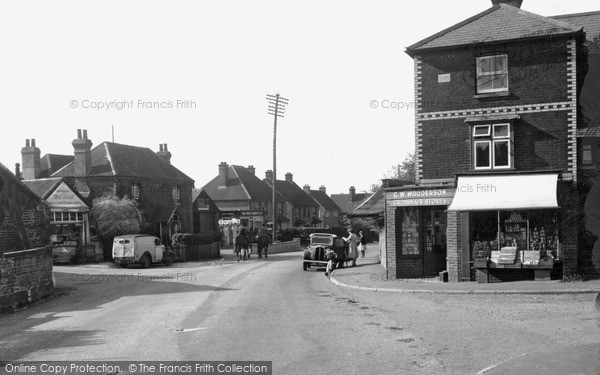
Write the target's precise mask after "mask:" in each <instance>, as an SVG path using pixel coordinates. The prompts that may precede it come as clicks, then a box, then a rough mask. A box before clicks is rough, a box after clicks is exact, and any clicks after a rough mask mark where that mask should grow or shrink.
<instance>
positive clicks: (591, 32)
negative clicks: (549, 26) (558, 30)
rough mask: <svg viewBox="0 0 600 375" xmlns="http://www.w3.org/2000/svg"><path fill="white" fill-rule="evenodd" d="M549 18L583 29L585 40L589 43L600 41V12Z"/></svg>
mask: <svg viewBox="0 0 600 375" xmlns="http://www.w3.org/2000/svg"><path fill="white" fill-rule="evenodd" d="M550 18H552V19H555V20H558V21H562V22H567V23H569V24H571V25H574V26H576V27H579V28H583V31H585V38H586V39H587V40H588V41H590V42H591V41H594V40H598V39H600V11H599V12H586V13H574V14H563V15H559V16H553V17H550Z"/></svg>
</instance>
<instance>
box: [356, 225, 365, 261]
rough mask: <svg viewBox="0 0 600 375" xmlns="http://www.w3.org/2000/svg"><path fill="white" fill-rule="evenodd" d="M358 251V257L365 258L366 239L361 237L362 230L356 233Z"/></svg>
mask: <svg viewBox="0 0 600 375" xmlns="http://www.w3.org/2000/svg"><path fill="white" fill-rule="evenodd" d="M358 241H359V243H358V251H360V257H361V258H364V257H365V251H367V239H366V238H365V236H364V235H363V232H362V230H361V231H359V232H358Z"/></svg>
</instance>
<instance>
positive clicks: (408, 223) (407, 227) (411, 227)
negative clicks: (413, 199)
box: [396, 207, 421, 255]
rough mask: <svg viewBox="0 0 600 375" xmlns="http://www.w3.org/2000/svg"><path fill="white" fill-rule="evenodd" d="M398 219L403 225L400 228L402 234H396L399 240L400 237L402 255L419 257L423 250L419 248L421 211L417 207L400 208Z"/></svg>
mask: <svg viewBox="0 0 600 375" xmlns="http://www.w3.org/2000/svg"><path fill="white" fill-rule="evenodd" d="M397 210H398V211H397V212H398V215H399V217H398V219H399V220H400V222H401V223H402V224H401V225H400V226H399V229H400V233H396V236H397V239H398V236H400V244H399V245H400V254H402V255H419V254H420V253H421V249H420V246H419V210H418V208H417V207H405V208H398V209H397Z"/></svg>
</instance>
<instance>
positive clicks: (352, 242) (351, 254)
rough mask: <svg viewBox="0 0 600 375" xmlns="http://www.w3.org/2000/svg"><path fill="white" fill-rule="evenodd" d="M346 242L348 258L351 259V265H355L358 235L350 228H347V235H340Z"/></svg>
mask: <svg viewBox="0 0 600 375" xmlns="http://www.w3.org/2000/svg"><path fill="white" fill-rule="evenodd" d="M342 239H343V240H344V241H346V242H348V258H349V259H352V267H355V266H356V258H358V236H357V235H356V234H354V230H352V228H348V237H342Z"/></svg>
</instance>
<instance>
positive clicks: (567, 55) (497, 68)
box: [386, 0, 600, 281]
mask: <svg viewBox="0 0 600 375" xmlns="http://www.w3.org/2000/svg"><path fill="white" fill-rule="evenodd" d="M521 3H522V1H499V0H493V1H492V7H491V8H489V9H487V10H485V11H483V12H481V13H479V14H477V15H475V16H473V17H470V18H468V19H466V20H465V21H463V22H461V23H459V24H457V25H454V26H452V27H450V28H448V29H445V30H443V31H440V32H439V33H436V34H434V35H432V36H430V37H428V38H426V39H424V40H422V41H420V42H418V43H415V44H413V45H412V46H410V47H408V48H407V50H406V52H407V54H409V55H410V56H411V57H412V58H413V60H414V68H415V70H414V72H415V77H414V79H415V137H416V181H415V185H412V186H402V187H397V188H389V189H386V231H387V252H386V256H387V259H386V261H387V271H388V274H390V275H393V276H395V277H423V276H436V275H437V274H438V273H439V272H441V271H444V270H446V271H447V272H448V276H449V279H450V280H451V281H464V280H471V279H472V278H473V262H474V261H475V259H476V258H479V257H483V256H488V257H489V256H490V254H492V251H496V252H499V250H500V249H501V248H516V249H517V250H518V252H517V253H516V259H515V263H514V264H513V268H515V269H517V268H518V269H519V271H518V272H517V271H516V270H511V271H507V272H506V275H500V276H502V277H505V276H506V277H508V278H510V277H533V275H536V276H538V275H540V277H542V278H546V277H547V276H548V273H547V272H543V273H542V272H540V273H538V271H540V270H538V269H537V267H538V266H539V267H540V268H541V265H542V262H541V260H540V259H543V260H544V262H548V259H550V262H551V264H552V265H551V266H550V268H552V267H553V271H554V272H555V274H561V273H562V274H565V275H570V274H574V273H578V272H582V270H588V271H589V269H590V267H589V265H590V264H591V262H590V258H591V257H590V254H591V249H590V248H589V246H587V247H586V246H584V245H583V242H584V241H582V239H581V231H580V230H578V229H580V227H581V226H580V225H579V224H581V217H580V216H581V213H582V204H581V200H582V197H581V196H580V192H581V189H580V186H579V185H578V183H581V180H580V176H581V171H580V168H579V166H580V159H578V157H579V158H580V157H581V154H580V153H578V151H579V149H578V141H577V138H576V134H577V131H578V129H581V128H583V127H584V126H586V124H584V122H583V121H582V115H581V106H580V100H581V97H580V96H579V95H580V93H581V89H582V86H583V85H584V82H585V79H586V75H587V74H588V71H591V70H594V69H597V67H593V66H589V62H590V61H591V60H589V55H590V49H589V48H588V44H589V43H590V42H591V41H593V40H598V35H597V33H598V25H599V24H600V12H596V13H586V14H581V15H568V16H558V17H543V16H540V15H536V14H533V13H530V12H526V11H524V10H522V9H520V7H521ZM596 94H597V91H596ZM525 251H528V252H537V254H538V257H537V258H538V260H539V262H538V261H533V262H531V263H530V264H529V266H528V267H525V265H526V263H527V262H525V261H524V259H523V256H524V254H525ZM492 255H493V254H492ZM546 266H547V263H546ZM498 272H500V271H498ZM502 272H504V271H502ZM502 272H500V273H502ZM500 276H499V277H500Z"/></svg>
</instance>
